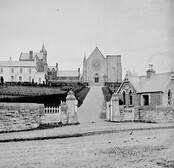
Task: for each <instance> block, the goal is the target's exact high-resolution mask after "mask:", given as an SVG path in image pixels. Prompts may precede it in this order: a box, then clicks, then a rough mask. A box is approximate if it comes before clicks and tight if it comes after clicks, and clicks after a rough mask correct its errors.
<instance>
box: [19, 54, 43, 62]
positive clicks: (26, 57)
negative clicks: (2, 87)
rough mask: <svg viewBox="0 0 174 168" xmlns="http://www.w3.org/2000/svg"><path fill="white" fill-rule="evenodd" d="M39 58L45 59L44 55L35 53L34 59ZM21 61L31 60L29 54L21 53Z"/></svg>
mask: <svg viewBox="0 0 174 168" xmlns="http://www.w3.org/2000/svg"><path fill="white" fill-rule="evenodd" d="M36 56H38V58H39V59H43V53H33V58H35V57H36ZM19 60H20V61H27V60H29V53H21V55H20V57H19Z"/></svg>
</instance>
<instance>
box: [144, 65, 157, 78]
mask: <svg viewBox="0 0 174 168" xmlns="http://www.w3.org/2000/svg"><path fill="white" fill-rule="evenodd" d="M146 73H147V78H151V77H152V76H153V75H154V74H155V70H154V69H153V65H152V64H149V69H148V70H147V71H146Z"/></svg>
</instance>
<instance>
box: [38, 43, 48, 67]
mask: <svg viewBox="0 0 174 168" xmlns="http://www.w3.org/2000/svg"><path fill="white" fill-rule="evenodd" d="M40 53H43V64H45V65H47V50H45V45H44V43H43V45H42V48H41V50H40Z"/></svg>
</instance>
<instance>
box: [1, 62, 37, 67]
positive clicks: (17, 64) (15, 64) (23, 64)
mask: <svg viewBox="0 0 174 168" xmlns="http://www.w3.org/2000/svg"><path fill="white" fill-rule="evenodd" d="M0 67H36V63H35V62H34V61H0Z"/></svg>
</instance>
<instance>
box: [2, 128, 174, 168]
mask: <svg viewBox="0 0 174 168" xmlns="http://www.w3.org/2000/svg"><path fill="white" fill-rule="evenodd" d="M26 167H28V168H41V167H42V168H47V167H49V168H57V167H61V168H64V167H65V168H68V167H76V168H81V167H91V168H93V167H94V168H111V167H112V168H117V167H118V168H122V167H123V168H131V167H133V168H134V167H137V168H140V167H144V168H145V167H146V168H147V167H148V168H151V167H157V168H160V167H171V168H172V167H174V131H173V130H172V129H166V130H144V131H131V132H119V133H111V134H102V135H96V136H87V137H79V138H68V139H54V140H42V141H28V142H10V143H0V168H26Z"/></svg>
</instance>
